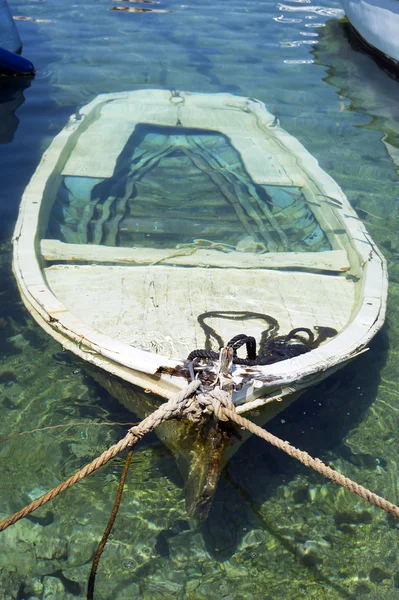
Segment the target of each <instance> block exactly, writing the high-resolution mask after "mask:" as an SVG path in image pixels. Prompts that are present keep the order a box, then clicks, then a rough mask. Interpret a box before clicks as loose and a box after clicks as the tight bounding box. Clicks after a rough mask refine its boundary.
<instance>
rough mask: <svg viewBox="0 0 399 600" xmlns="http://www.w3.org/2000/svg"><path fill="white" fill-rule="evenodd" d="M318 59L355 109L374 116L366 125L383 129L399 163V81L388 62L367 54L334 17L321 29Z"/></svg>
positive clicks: (316, 50)
mask: <svg viewBox="0 0 399 600" xmlns="http://www.w3.org/2000/svg"><path fill="white" fill-rule="evenodd" d="M312 54H313V55H314V57H315V62H316V63H317V64H320V65H324V66H326V67H327V77H326V78H325V81H327V82H328V83H329V84H331V85H333V86H334V87H336V88H338V90H339V94H340V96H341V97H342V106H341V110H342V111H343V110H345V107H344V98H348V99H349V100H350V104H349V108H350V110H352V111H356V112H358V113H362V114H365V115H368V116H370V118H371V120H370V122H369V123H367V124H365V125H362V127H363V128H366V129H374V130H377V131H381V132H383V135H382V137H381V141H382V142H383V144H384V145H385V148H386V150H387V151H388V153H389V155H390V156H391V158H392V160H393V162H394V163H395V165H397V166H399V104H398V93H399V83H398V82H397V81H395V80H394V79H393V78H392V77H389V76H388V75H393V73H392V72H390V73H387V70H386V66H385V65H383V64H382V63H381V61H379V60H378V58H374V57H372V56H370V55H369V54H367V52H366V51H365V50H364V47H363V46H362V44H361V43H360V42H359V39H358V38H357V37H356V35H355V34H354V32H353V30H352V29H351V27H350V25H349V23H348V22H347V21H345V20H337V19H334V20H330V21H327V22H326V25H325V27H324V28H323V29H321V30H320V33H319V38H318V42H317V45H316V46H315V47H314V48H313V49H312Z"/></svg>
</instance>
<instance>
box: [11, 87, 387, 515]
mask: <svg viewBox="0 0 399 600" xmlns="http://www.w3.org/2000/svg"><path fill="white" fill-rule="evenodd" d="M13 267H14V272H15V276H16V280H17V283H18V286H19V289H20V292H21V295H22V299H23V301H24V303H25V305H26V307H27V309H28V310H29V312H30V313H31V315H32V316H33V317H34V318H35V319H36V321H37V322H38V323H39V324H40V325H41V326H42V327H43V329H45V330H46V331H47V332H48V333H49V334H50V335H51V336H52V337H53V338H54V339H56V340H57V341H58V342H60V344H62V346H63V347H64V348H65V349H67V350H70V351H72V352H73V353H75V354H76V355H77V356H79V357H80V358H82V359H84V360H85V361H86V362H87V364H88V365H91V366H92V367H94V370H93V369H92V372H93V374H94V376H95V377H96V378H97V379H99V380H100V381H101V383H102V384H103V385H105V386H106V387H107V388H108V389H109V390H110V391H111V392H112V393H113V394H114V395H115V396H117V397H118V398H119V399H120V400H121V401H122V402H123V403H124V404H125V405H126V406H128V407H129V408H131V409H132V410H133V411H134V412H135V413H136V414H138V415H140V416H144V415H146V414H148V413H149V412H151V411H152V410H154V408H155V407H156V406H157V405H158V404H159V402H160V398H159V396H161V397H164V398H169V397H170V396H171V395H172V394H173V393H175V392H176V391H178V390H179V389H182V388H183V387H184V386H185V385H187V379H188V378H189V369H188V362H187V356H188V355H189V354H190V352H191V351H192V350H194V349H197V348H208V349H209V348H212V349H213V350H214V351H217V350H218V347H219V346H220V345H224V344H226V342H227V341H228V340H230V339H231V338H233V337H234V336H236V335H237V334H245V335H248V336H253V337H254V338H255V340H256V341H257V342H258V344H259V348H260V350H259V352H258V356H257V359H256V360H253V361H252V362H249V364H244V365H240V364H235V368H234V373H233V381H234V387H235V389H234V393H233V401H234V402H235V404H236V408H237V412H238V413H242V414H244V413H245V414H246V416H249V418H253V419H254V420H256V421H257V422H258V423H265V422H266V421H267V420H269V419H270V418H271V417H272V416H274V415H275V414H277V413H278V412H280V411H281V410H282V409H283V408H284V407H285V406H287V405H288V404H289V403H290V402H292V401H293V400H294V399H295V398H297V397H298V396H299V394H300V393H301V392H302V391H303V390H304V389H306V388H308V387H309V386H311V385H314V384H316V383H317V382H319V381H321V380H322V379H324V378H325V377H326V376H327V375H329V374H330V373H332V372H333V371H335V370H336V369H337V368H339V367H341V366H342V365H344V364H346V363H347V362H348V361H350V360H351V359H353V358H354V357H355V356H357V355H358V354H359V353H361V352H363V351H364V350H365V349H367V345H368V343H369V342H370V340H371V338H372V337H373V336H374V335H375V333H376V332H377V331H378V330H379V328H380V327H381V326H382V324H383V321H384V315H385V306H386V294H387V275H386V267H385V262H384V259H383V257H382V255H381V254H380V252H379V250H378V248H377V247H376V246H375V244H374V243H373V241H372V239H371V238H370V236H369V235H368V233H367V231H366V229H365V226H364V224H363V223H362V221H361V220H360V219H359V218H358V217H357V215H356V213H355V212H354V210H353V209H352V208H351V206H350V205H349V203H348V201H347V199H346V197H345V195H344V193H343V192H342V190H341V189H340V188H339V186H338V185H337V184H336V183H335V182H334V181H333V180H332V179H331V178H330V177H329V176H328V175H327V174H326V173H325V172H324V171H323V170H322V169H321V168H320V167H319V165H318V163H317V161H316V159H315V158H313V157H312V156H311V155H310V154H309V153H308V152H307V151H306V150H305V148H304V147H303V146H302V145H301V144H300V143H299V142H298V141H297V140H296V139H294V138H293V137H292V136H290V135H289V134H288V133H286V132H285V131H284V130H283V129H281V128H280V126H279V123H278V121H277V120H276V119H275V118H274V117H273V115H271V114H270V113H269V112H268V111H267V110H266V108H265V106H264V104H263V103H261V102H259V101H257V100H254V99H250V98H242V97H237V96H233V95H231V94H194V93H182V92H181V93H177V92H171V91H167V90H143V91H135V92H128V93H117V94H104V95H101V96H98V97H97V98H96V99H95V100H93V102H91V103H90V104H88V105H87V106H85V107H84V108H83V109H81V110H80V111H79V112H78V113H77V114H76V115H73V116H72V117H71V119H70V121H69V122H68V124H67V125H66V127H65V128H64V129H63V131H61V133H60V134H59V135H58V136H57V137H56V138H55V139H54V141H53V142H52V144H51V146H50V147H49V149H48V150H47V151H46V153H45V154H44V156H43V158H42V161H41V163H40V165H39V166H38V168H37V170H36V173H35V174H34V176H33V177H32V180H31V182H30V183H29V185H28V187H27V188H26V190H25V193H24V195H23V199H22V204H21V208H20V213H19V218H18V222H17V225H16V229H15V234H14V262H13ZM297 330H299V331H297ZM240 352H241V351H240ZM289 356H291V357H292V358H287V357H289ZM134 386H138V387H139V388H142V389H144V390H146V391H147V392H152V393H153V394H149V393H147V394H144V393H140V391H139V390H138V388H137V387H134ZM207 427H208V429H209V426H208V425H207V424H203V425H202V426H201V427H198V428H194V426H193V425H192V424H189V423H185V422H179V423H176V422H169V423H166V424H165V425H163V426H162V428H160V431H159V432H158V433H159V435H160V437H161V438H162V439H164V441H165V443H167V444H168V445H169V447H171V448H172V450H173V451H174V452H175V454H176V455H177V457H178V459H179V463H180V466H181V468H182V471H183V472H184V473H185V477H186V481H187V482H188V483H187V490H188V491H187V493H188V497H189V503H190V504H191V507H194V508H191V512H192V514H198V512H199V510H198V507H199V508H200V509H201V508H203V506H204V504H203V501H202V500H201V499H199V498H201V496H202V498H204V496H205V497H206V498H208V499H209V498H210V497H211V495H212V491H213V489H214V487H215V485H216V480H217V475H218V473H219V470H220V466H221V465H222V463H223V460H226V458H227V457H228V456H229V455H231V453H232V452H234V450H235V448H237V447H238V446H239V443H238V442H237V444H236V445H235V446H234V445H232V444H231V439H230V437H231V436H230V434H229V431H227V430H226V428H223V427H222V428H220V427H219V426H218V425H215V426H214V427H213V428H212V430H211V434H209V435H208V433H209V432H208V429H207ZM188 458H189V459H190V460H187V459H188ZM210 465H212V468H210Z"/></svg>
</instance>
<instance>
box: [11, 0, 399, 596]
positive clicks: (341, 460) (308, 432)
mask: <svg viewBox="0 0 399 600" xmlns="http://www.w3.org/2000/svg"><path fill="white" fill-rule="evenodd" d="M10 4H11V8H12V11H13V13H14V14H15V15H19V16H25V17H29V18H30V19H31V20H19V21H18V27H19V30H20V34H21V37H22V39H23V42H24V55H25V56H26V57H27V58H29V59H30V60H32V61H33V62H34V63H35V64H36V66H37V68H38V74H37V77H36V79H35V80H34V81H32V82H31V84H30V86H26V87H25V88H24V83H23V82H18V84H17V82H14V84H13V86H12V87H8V88H5V87H4V85H3V84H0V85H1V86H2V87H0V114H1V120H0V154H1V161H0V181H1V187H0V210H1V219H0V228H1V253H0V301H1V315H0V329H1V335H0V351H1V357H2V360H1V365H0V411H1V419H0V437H2V438H4V437H6V436H8V435H10V434H14V433H18V432H22V431H26V430H31V429H33V428H42V427H52V426H55V425H63V426H64V427H61V428H58V429H54V428H53V429H47V430H45V431H37V432H35V433H31V434H28V435H24V436H22V437H16V438H13V439H11V440H8V441H5V442H3V443H1V444H0V463H1V486H0V511H1V516H2V517H5V516H8V515H9V514H11V513H12V512H14V511H15V510H18V509H19V508H21V507H22V506H24V505H25V504H26V503H28V502H29V501H30V500H32V499H33V498H35V497H37V496H38V495H40V494H41V493H43V492H44V491H47V490H48V489H50V488H51V487H53V486H54V485H57V484H58V483H59V482H60V481H61V480H63V479H64V478H65V477H68V476H69V475H71V474H72V473H73V472H75V471H76V470H77V469H79V468H80V467H82V466H83V465H84V464H86V463H87V462H88V461H90V460H91V459H92V458H93V457H95V456H97V455H98V454H99V453H100V452H101V451H102V450H103V449H104V448H106V447H108V446H109V445H110V444H111V443H113V442H114V441H115V440H118V439H119V438H120V437H122V435H123V433H124V431H125V430H126V427H124V426H123V425H119V424H118V423H122V422H127V421H131V420H134V417H132V415H131V414H130V413H128V412H127V411H125V410H123V409H122V408H121V407H120V405H119V404H118V403H117V402H116V401H115V400H113V399H112V398H111V397H110V396H108V395H107V393H106V392H104V391H102V390H101V388H99V387H98V386H97V385H96V384H95V383H94V381H93V380H92V379H90V378H89V377H88V376H86V375H85V374H84V372H83V370H82V366H81V364H80V363H78V362H76V361H74V360H73V359H71V358H70V357H69V356H65V354H64V353H63V352H62V351H61V348H60V347H59V346H58V345H57V344H56V343H55V342H53V341H51V340H50V339H49V338H48V337H47V336H46V335H45V334H44V333H43V332H42V331H41V330H40V329H39V328H38V327H37V326H36V325H35V324H34V323H33V322H32V320H31V318H30V317H29V315H28V314H27V313H26V311H25V309H24V308H23V307H22V305H21V303H20V300H19V296H18V292H17V290H16V287H15V284H14V281H13V277H12V273H11V266H10V265H11V262H10V261H11V254H10V237H11V234H12V230H13V226H14V222H15V219H16V215H17V210H18V204H19V200H20V197H21V194H22V191H23V189H24V187H25V185H26V184H27V183H28V181H29V178H30V176H31V175H32V173H33V171H34V169H35V167H36V166H37V164H38V162H39V160H40V157H41V154H42V152H43V151H44V150H45V148H46V147H47V146H48V144H49V143H50V141H51V140H52V138H53V137H54V135H55V134H56V133H57V132H58V131H60V130H61V128H62V127H63V126H64V124H65V122H66V120H67V118H68V116H69V115H70V114H71V113H73V112H75V111H76V110H77V109H78V108H79V107H80V106H82V105H83V104H85V103H87V102H88V101H90V100H91V99H92V98H94V97H95V96H96V95H97V94H98V93H102V92H118V91H123V90H126V89H140V88H144V87H148V88H152V87H154V88H168V89H169V88H170V89H171V88H175V89H182V90H188V91H200V92H223V91H228V92H232V93H237V94H240V95H245V96H253V97H255V98H259V99H260V100H262V101H264V102H265V103H266V105H267V107H268V109H269V110H270V111H271V112H272V113H274V114H276V115H277V116H278V118H279V119H280V122H281V124H282V126H283V127H284V128H285V129H287V131H289V132H290V133H291V134H293V135H294V136H296V137H298V138H299V140H300V141H301V142H302V143H303V144H304V145H305V146H306V147H307V148H308V149H309V151H310V152H311V153H312V154H314V155H315V156H316V157H317V158H318V160H319V161H320V164H321V166H322V167H323V168H324V169H326V171H328V172H329V173H330V174H331V175H332V176H333V177H334V178H335V179H336V180H337V181H338V183H339V184H340V185H341V186H342V187H343V189H344V191H345V192H346V194H347V195H348V197H349V199H350V201H351V202H352V204H353V205H354V206H355V207H356V208H357V210H358V211H359V215H360V216H361V217H362V218H363V219H364V220H366V221H367V224H368V229H369V231H370V232H371V233H372V235H373V237H374V239H375V241H376V242H377V243H378V244H379V246H380V247H381V249H382V250H383V252H384V254H385V256H386V258H387V260H388V266H389V272H390V298H389V306H388V319H387V324H386V326H385V327H384V329H383V331H382V332H381V333H380V334H379V335H378V336H377V337H376V339H375V340H374V341H373V343H372V344H371V347H370V351H369V352H368V353H366V354H364V355H362V356H361V357H359V358H358V359H357V360H356V361H355V362H354V363H353V364H352V365H350V366H349V367H347V368H346V369H344V370H342V371H341V372H340V373H338V374H336V375H334V376H333V377H330V378H329V379H328V380H327V381H326V382H325V383H323V384H322V385H321V386H319V387H318V388H316V389H314V390H311V391H310V392H308V393H307V394H306V395H304V396H303V397H302V398H301V399H300V400H299V401H297V402H296V403H295V404H294V405H293V406H292V407H291V408H290V409H288V410H287V411H286V412H285V413H283V414H281V415H280V416H279V417H278V418H277V419H276V420H275V421H274V422H271V423H270V424H269V429H270V430H271V431H273V433H275V434H276V435H279V436H280V437H282V438H283V439H287V440H289V441H290V442H291V443H292V444H294V445H296V446H299V447H301V448H303V449H305V450H307V451H309V452H310V453H311V454H312V455H314V456H319V457H320V458H322V459H323V460H324V461H325V462H327V463H329V464H332V465H333V466H334V467H335V468H336V469H339V470H341V471H342V472H344V473H345V474H346V475H348V476H349V477H352V478H353V479H355V480H357V481H358V482H359V483H361V484H363V485H365V486H366V487H370V488H371V489H373V490H374V491H376V492H377V493H379V494H380V495H381V496H384V497H385V496H386V497H388V498H389V499H390V500H391V501H393V502H395V503H398V502H399V490H398V483H397V481H398V459H397V457H398V450H399V439H398V434H397V431H398V425H399V409H398V403H397V400H398V395H399V393H398V381H399V366H398V364H399V363H398V360H397V358H398V352H399V342H398V339H399V309H398V300H399V288H398V283H399V261H398V254H399V235H398V231H397V230H398V222H399V221H398V218H399V211H398V208H399V192H398V189H399V188H398V173H397V171H398V165H399V137H398V132H399V108H398V107H399V105H398V102H397V98H398V89H399V88H398V83H397V82H396V81H394V80H393V79H391V78H389V77H388V76H387V75H386V74H385V73H384V72H382V71H381V70H380V69H379V68H378V67H377V66H376V65H375V63H374V62H373V60H372V59H370V58H369V57H367V56H365V55H363V54H361V53H360V52H359V51H358V48H357V46H356V42H354V41H353V39H352V38H349V37H348V30H347V27H346V26H345V24H343V23H341V22H340V21H339V20H338V19H339V18H340V17H341V12H340V9H339V5H338V4H337V3H335V2H334V3H327V2H324V1H323V2H322V3H321V4H318V5H317V6H316V5H313V4H311V2H308V1H302V2H293V1H292V0H290V1H288V0H287V2H282V3H278V2H277V3H276V2H268V1H265V2H260V1H258V0H256V1H252V2H250V1H247V2H245V1H244V2H242V3H238V2H236V1H235V0H233V1H231V2H229V3H222V2H220V3H217V2H213V3H210V2H207V1H203V2H201V3H194V2H192V1H191V0H189V1H188V2H186V3H185V4H179V3H177V2H173V1H170V2H162V1H161V2H160V3H159V4H157V3H155V2H154V3H151V2H145V3H143V2H140V3H130V2H117V1H115V2H110V1H105V0H104V1H100V2H99V1H98V0H97V1H96V2H94V0H83V1H81V2H79V1H77V2H76V3H71V2H66V1H65V0H57V1H56V0H46V1H44V2H36V1H32V2H25V3H24V2H18V3H17V2H12V3H10ZM115 8H129V9H133V8H135V9H143V8H144V9H151V10H146V11H145V12H128V11H122V10H111V9H115ZM156 11H165V12H156ZM17 85H18V87H17ZM397 333H398V336H397V335H396V334H397ZM107 423H110V424H107ZM66 425H69V427H68V428H67V427H66ZM122 466H123V461H122V460H121V459H118V460H115V461H114V462H113V463H110V464H109V465H107V466H106V467H105V468H103V469H102V470H101V471H99V472H97V473H96V474H94V475H92V476H91V477H89V478H87V479H85V480H84V482H82V483H81V484H79V485H77V486H75V487H74V488H73V489H72V490H70V491H68V492H66V493H65V494H64V495H62V496H60V497H58V498H57V499H56V500H55V501H53V502H52V503H49V504H47V505H46V506H45V507H43V508H42V509H40V510H38V511H36V512H35V513H33V514H32V516H31V517H30V518H29V519H25V520H23V521H20V522H19V523H18V524H16V525H15V526H13V527H10V528H9V529H8V530H7V531H6V532H5V533H3V534H1V536H0V569H1V576H0V597H1V598H17V599H18V600H27V599H28V598H30V599H31V600H33V599H34V598H40V599H46V600H50V598H57V599H58V598H60V599H64V598H65V599H68V600H69V599H72V598H84V597H85V588H86V582H87V577H88V573H89V571H90V563H91V559H92V557H93V553H94V550H95V547H96V545H97V543H98V541H99V539H100V538H101V535H102V533H103V530H104V528H105V525H106V522H107V520H108V517H109V514H110V511H111V507H112V503H113V499H114V496H115V493H116V487H117V480H118V477H119V476H120V474H121V471H122ZM397 535H398V524H397V522H395V521H394V520H393V519H391V518H388V517H387V516H386V515H385V513H382V512H380V511H378V510H377V509H374V508H371V507H370V506H368V505H367V504H366V503H365V502H364V501H362V500H360V499H358V498H357V497H354V496H351V495H350V494H349V493H348V492H346V491H345V492H344V491H343V490H341V489H339V488H337V487H336V486H334V484H332V483H327V482H325V481H323V480H322V479H321V478H320V477H319V476H316V475H315V474H314V473H312V472H310V471H308V470H306V469H305V467H301V466H298V465H297V464H295V463H294V462H293V461H292V460H291V459H289V458H287V457H286V456H284V455H282V454H281V453H279V452H278V451H277V450H274V449H272V448H269V447H268V446H267V445H266V443H265V442H261V441H259V440H257V439H251V440H249V441H248V442H247V443H246V444H245V445H244V446H243V447H242V449H241V450H240V452H239V453H238V454H237V455H236V456H235V457H234V458H233V459H232V460H231V461H230V463H229V466H228V469H227V470H226V472H225V473H224V475H223V476H222V478H221V481H220V485H219V489H218V492H217V495H216V498H215V502H214V506H213V508H212V511H211V514H210V517H209V519H208V521H207V522H206V523H205V524H204V525H203V526H202V527H200V528H195V527H193V526H192V524H191V523H189V521H188V519H187V515H186V513H185V508H184V498H183V492H182V482H181V479H180V477H179V474H178V471H177V468H176V466H175V462H174V459H173V457H172V456H171V455H170V454H169V453H168V451H167V450H166V449H165V448H164V447H163V446H162V445H161V444H160V443H159V442H158V441H157V439H156V438H155V437H151V438H150V439H149V440H146V441H145V442H143V443H142V444H141V446H140V448H139V449H138V450H137V451H136V452H135V454H134V456H133V462H132V466H131V469H130V473H129V478H128V482H127V486H126V491H125V494H124V498H123V501H122V506H121V509H120V513H119V515H118V519H117V521H116V524H115V527H114V530H113V533H112V539H111V540H110V541H109V543H108V545H107V547H106V550H105V552H104V555H103V557H102V560H101V562H100V566H99V570H98V579H97V582H96V596H95V597H96V598H99V599H111V598H112V599H116V600H119V599H125V598H128V599H130V598H144V599H145V600H152V599H161V598H162V599H164V598H165V599H169V598H178V599H188V600H201V599H208V598H210V599H213V598H227V599H233V598H234V599H235V600H236V599H237V600H240V599H242V600H244V599H245V600H250V599H255V600H265V599H270V600H271V599H273V600H274V599H275V598H281V599H283V598H284V599H290V600H291V599H292V600H296V599H298V598H308V597H310V598H317V599H318V600H319V599H322V600H324V599H325V600H335V599H336V598H337V599H338V598H339V599H340V598H353V599H357V598H364V599H367V600H380V599H381V600H385V599H388V600H396V599H399V559H398V557H397V551H396V547H397Z"/></svg>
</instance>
